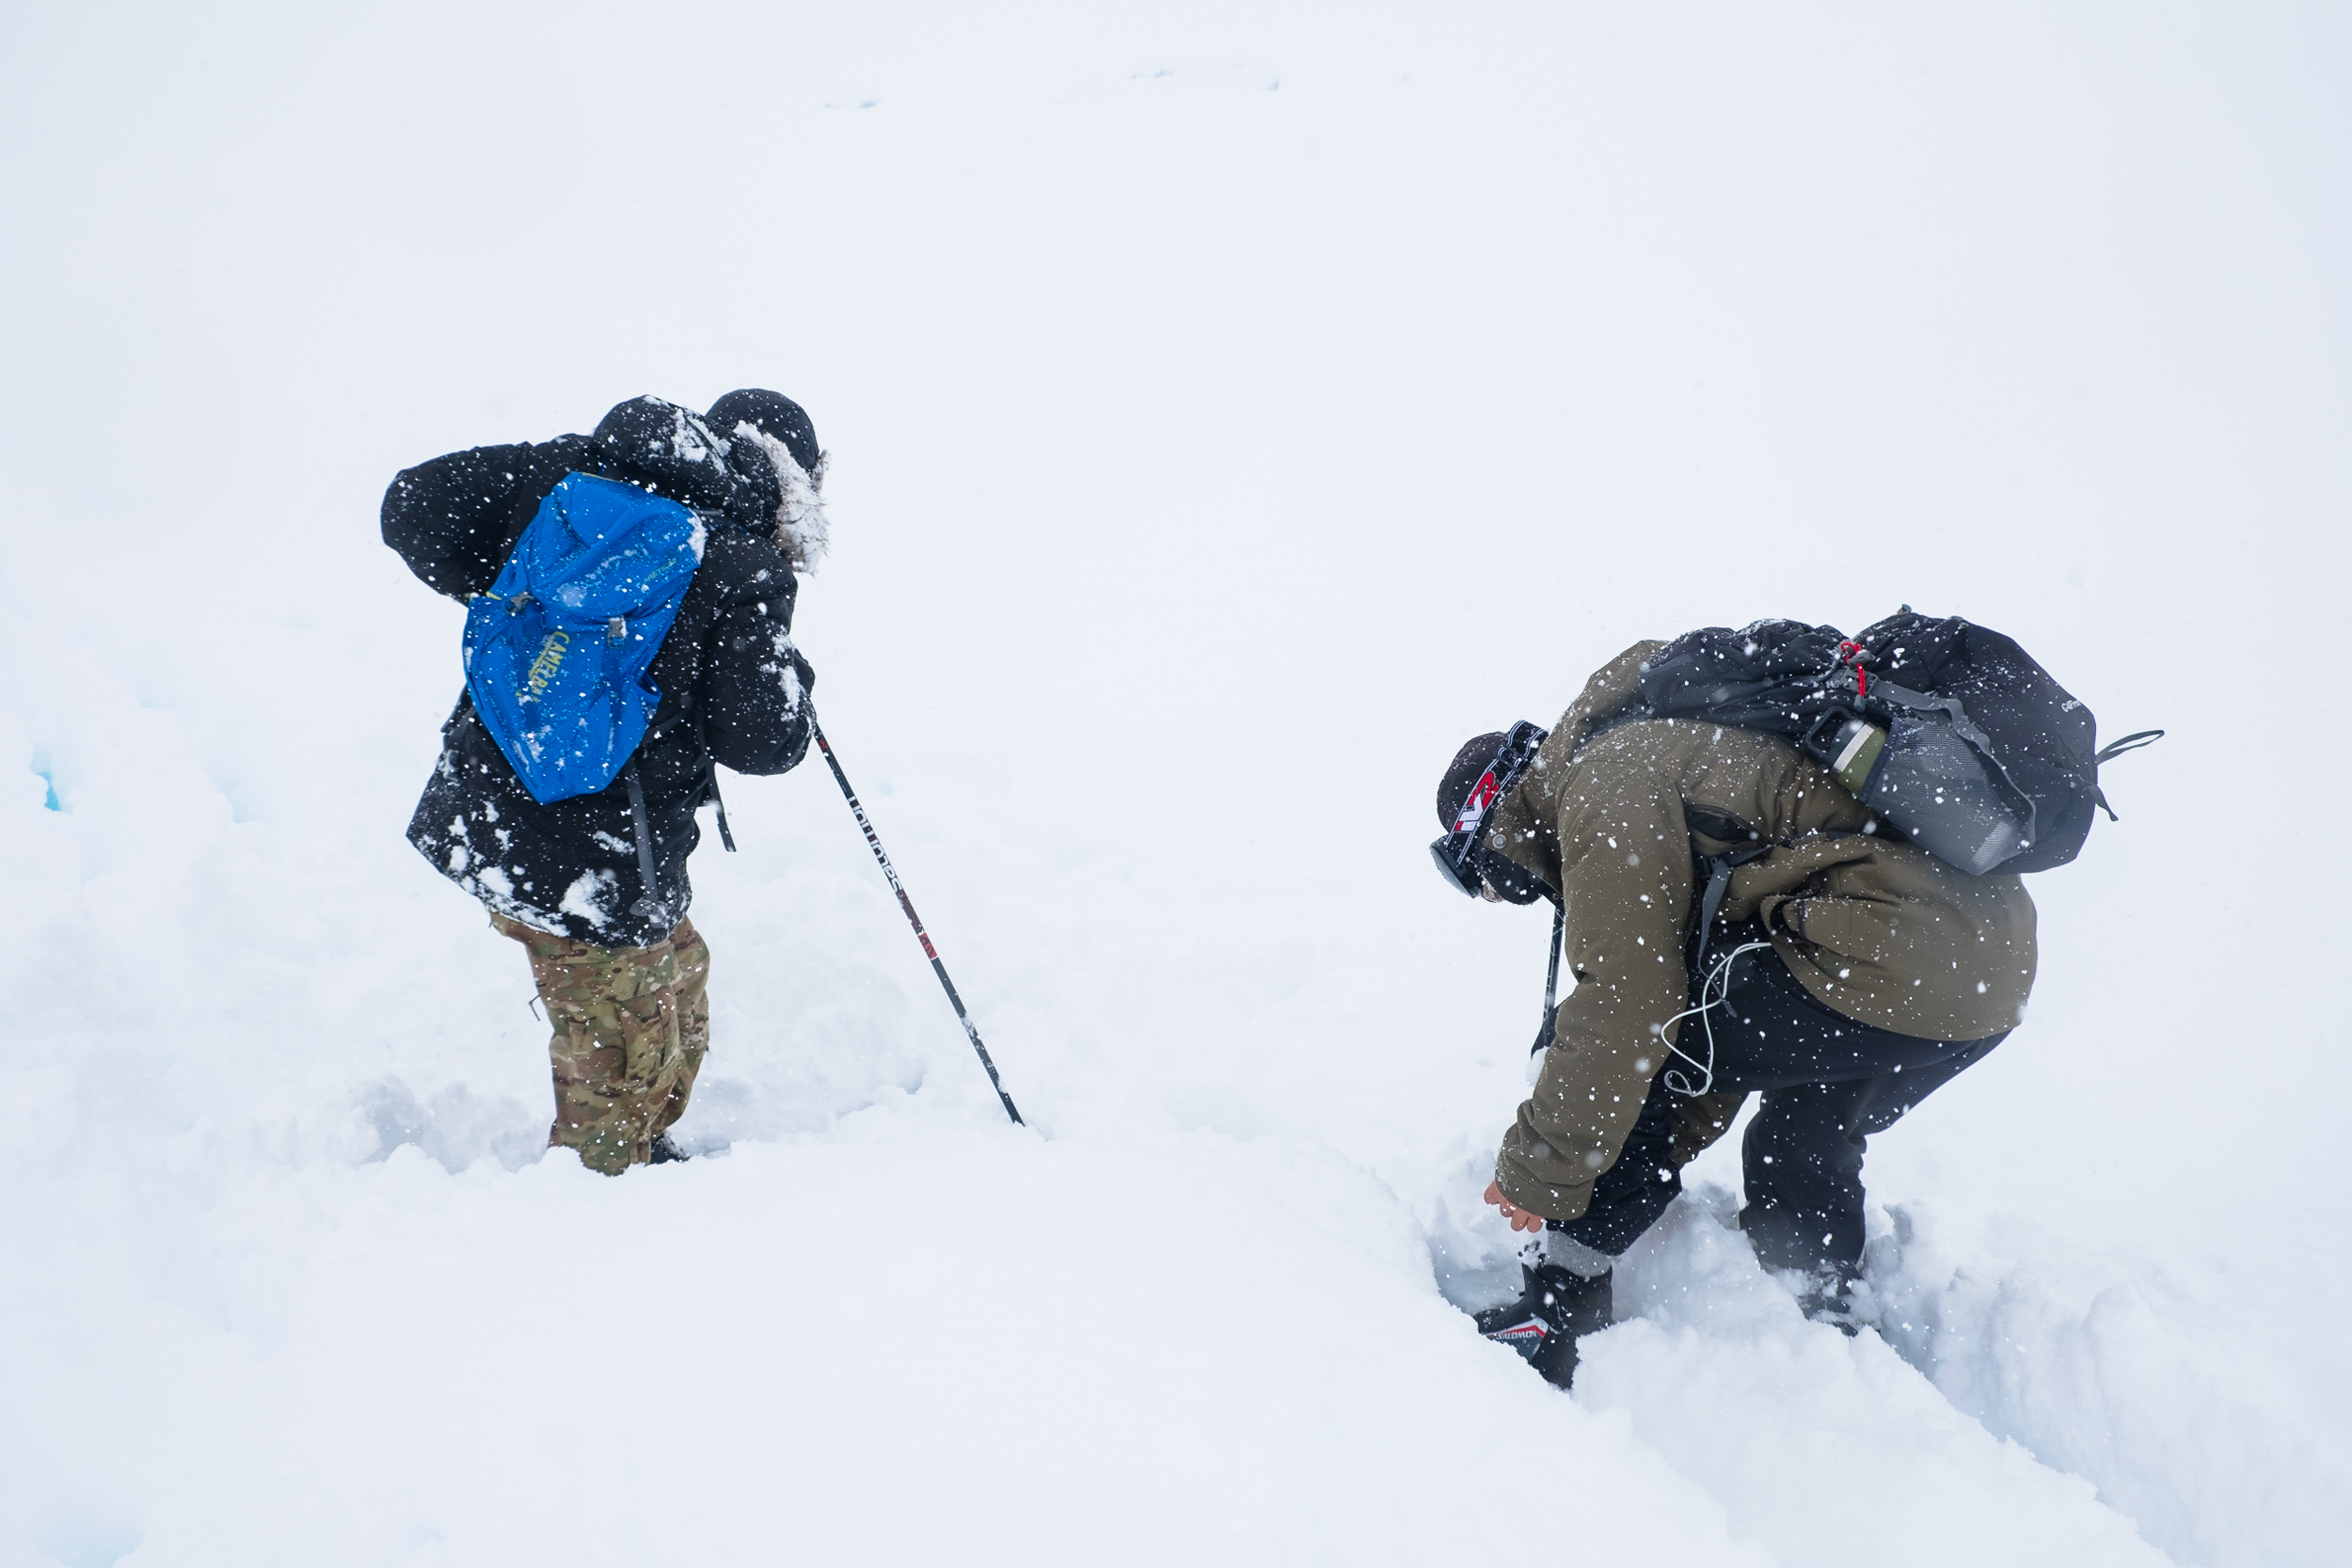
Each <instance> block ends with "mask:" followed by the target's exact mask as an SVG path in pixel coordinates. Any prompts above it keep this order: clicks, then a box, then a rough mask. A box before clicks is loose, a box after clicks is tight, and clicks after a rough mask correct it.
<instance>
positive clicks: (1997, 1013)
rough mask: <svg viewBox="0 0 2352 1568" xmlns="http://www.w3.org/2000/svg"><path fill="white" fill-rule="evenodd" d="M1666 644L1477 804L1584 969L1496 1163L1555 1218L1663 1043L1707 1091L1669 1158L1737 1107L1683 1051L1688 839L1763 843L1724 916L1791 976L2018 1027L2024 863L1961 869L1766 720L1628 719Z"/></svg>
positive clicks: (1588, 1185)
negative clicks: (1541, 894)
mask: <svg viewBox="0 0 2352 1568" xmlns="http://www.w3.org/2000/svg"><path fill="white" fill-rule="evenodd" d="M1661 646H1663V644H1662V643H1658V642H1640V643H1636V644H1635V645H1634V646H1632V647H1631V648H1629V649H1627V650H1626V651H1625V652H1624V653H1622V654H1620V655H1618V656H1617V657H1616V658H1614V659H1613V660H1611V661H1610V662H1609V663H1608V664H1607V665H1605V666H1603V667H1602V668H1601V669H1600V670H1599V671H1598V672H1597V673H1595V674H1594V676H1593V678H1592V679H1591V681H1589V682H1588V683H1587V684H1586V686H1585V688H1584V691H1583V693H1582V695H1581V696H1580V697H1578V698H1577V700H1576V702H1575V704H1574V705H1572V706H1570V707H1569V709H1568V711H1567V712H1566V713H1565V714H1564V715H1563V716H1562V717H1561V720H1560V722H1559V724H1558V726H1557V727H1555V728H1554V729H1553V730H1552V732H1551V736H1550V738H1549V739H1548V740H1546V741H1545V742H1544V744H1543V746H1542V747H1541V748H1540V749H1539V750H1538V751H1537V752H1536V754H1535V757H1534V762H1533V763H1532V764H1531V765H1530V767H1529V768H1528V771H1527V774H1526V775H1525V777H1524V778H1523V779H1522V780H1521V781H1520V782H1519V784H1518V786H1517V787H1516V788H1514V789H1513V790H1512V792H1511V793H1510V795H1509V796H1507V797H1505V798H1504V800H1502V802H1501V803H1500V804H1499V805H1498V806H1497V807H1496V808H1495V810H1494V812H1493V813H1492V814H1491V815H1490V816H1488V818H1487V823H1486V829H1487V840H1486V842H1487V844H1488V846H1489V847H1492V848H1494V849H1496V850H1498V851H1500V852H1501V853H1502V854H1504V855H1507V856H1509V857H1510V858H1511V859H1512V860H1513V861H1515V862H1517V863H1518V864H1520V865H1523V866H1525V867H1526V868H1527V869H1528V870H1529V871H1531V872H1533V873H1534V875H1535V876H1537V877H1539V878H1541V879H1543V881H1544V883H1545V885H1546V886H1547V887H1549V888H1550V889H1552V890H1554V891H1556V892H1557V893H1558V894H1559V895H1560V896H1561V900H1562V903H1563V906H1564V907H1565V911H1566V913H1567V949H1566V954H1565V958H1566V963H1567V968H1568V970H1569V973H1570V974H1572V975H1573V976H1574V978H1575V981H1576V989H1575V990H1572V991H1571V992H1570V993H1569V994H1568V996H1567V998H1566V999H1565V1001H1563V1002H1562V1003H1561V1004H1560V1006H1559V1009H1558V1011H1557V1012H1556V1013H1555V1014H1554V1015H1553V1019H1552V1037H1551V1049H1550V1050H1549V1051H1547V1052H1546V1053H1544V1066H1543V1071H1542V1074H1541V1076H1540V1078H1539V1079H1538V1080H1537V1082H1536V1085H1535V1090H1534V1094H1533V1095H1531V1096H1530V1097H1529V1098H1528V1100H1527V1101H1526V1102H1525V1103H1524V1104H1522V1105H1521V1106H1520V1107H1519V1114H1518V1120H1517V1121H1516V1122H1515V1123H1514V1124H1513V1125H1512V1127H1511V1129H1510V1131H1509V1132H1506V1133H1505V1134H1504V1135H1503V1140H1502V1153H1501V1154H1500V1156H1499V1157H1498V1159H1497V1162H1496V1170H1495V1179H1496V1180H1497V1181H1498V1182H1499V1183H1500V1184H1501V1186H1502V1192H1503V1195H1504V1196H1506V1197H1508V1198H1509V1199H1510V1200H1511V1201H1512V1202H1513V1203H1514V1204H1516V1205H1518V1207H1520V1208H1522V1209H1526V1210H1528V1211H1530V1212H1534V1213H1538V1214H1543V1215H1545V1216H1547V1217H1549V1218H1551V1219H1561V1220H1566V1219H1574V1218H1575V1217H1576V1216H1578V1215H1580V1214H1581V1213H1583V1212H1584V1209H1585V1206H1586V1204H1587V1203H1589V1202H1590V1200H1591V1197H1592V1186H1593V1182H1594V1181H1595V1180H1597V1179H1598V1177H1599V1176H1600V1174H1601V1173H1602V1172H1603V1171H1605V1170H1607V1169H1608V1168H1609V1167H1610V1166H1611V1165H1612V1164H1614V1163H1615V1161H1616V1158H1617V1154H1618V1151H1619V1150H1620V1149H1621V1148H1623V1147H1624V1145H1625V1140H1626V1136H1627V1134H1628V1133H1629V1132H1631V1130H1632V1127H1633V1120H1634V1117H1636V1116H1637V1115H1638V1114H1639V1113H1640V1111H1641V1108H1642V1102H1643V1101H1644V1100H1645V1098H1646V1097H1647V1095H1648V1093H1649V1087H1650V1081H1651V1079H1652V1078H1654V1077H1655V1076H1656V1075H1657V1074H1658V1073H1660V1072H1661V1071H1664V1070H1666V1069H1668V1067H1669V1065H1670V1064H1671V1065H1674V1066H1676V1067H1677V1068H1678V1069H1680V1070H1679V1072H1678V1074H1677V1079H1673V1080H1669V1083H1670V1084H1675V1083H1677V1082H1687V1083H1690V1084H1692V1085H1693V1087H1694V1088H1696V1089H1698V1090H1700V1091H1702V1092H1701V1093H1699V1094H1696V1095H1693V1096H1691V1097H1689V1106H1688V1110H1687V1113H1686V1115H1685V1116H1684V1117H1682V1118H1680V1119H1682V1120H1683V1121H1686V1122H1689V1123H1691V1128H1690V1129H1689V1135H1688V1136H1684V1137H1678V1138H1677V1158H1678V1159H1687V1158H1689V1157H1690V1156H1691V1155H1692V1154H1695V1153H1696V1152H1697V1151H1698V1149H1699V1148H1704V1147H1705V1146H1706V1144H1707V1143H1708V1142H1711V1141H1712V1139H1713V1138H1714V1137H1716V1136H1720V1135H1721V1133H1722V1132H1723V1130H1724V1128H1726V1127H1728V1126H1729V1125H1730V1121H1731V1117H1732V1115H1733V1113H1734V1112H1736V1111H1737V1109H1738V1105H1739V1100H1740V1097H1739V1096H1737V1095H1731V1096H1724V1095H1711V1094H1706V1093H1705V1092H1704V1091H1705V1090H1706V1089H1707V1088H1708V1085H1707V1083H1706V1082H1705V1074H1704V1073H1703V1072H1702V1071H1701V1066H1702V1064H1701V1062H1700V1060H1698V1059H1696V1058H1691V1057H1686V1056H1685V1055H1684V1053H1682V1052H1681V1050H1680V1046H1681V1031H1682V1022H1681V1018H1680V1015H1681V1014H1682V1013H1683V1011H1684V1009H1685V1008H1687V1007H1689V1006H1692V997H1691V994H1690V991H1691V986H1690V975H1689V974H1688V971H1687V969H1686V962H1687V959H1686V954H1687V951H1688V943H1689V940H1690V935H1691V926H1692V920H1693V919H1694V918H1695V914H1696V911H1695V905H1696V902H1697V898H1696V893H1697V891H1698V889H1697V885H1696V879H1695V876H1694V870H1693V860H1694V856H1697V855H1723V854H1727V853H1730V852H1732V851H1735V850H1741V849H1754V848H1756V847H1759V846H1763V847H1767V848H1766V852H1765V853H1764V854H1762V855H1760V856H1758V857H1757V858H1756V859H1753V860H1750V861H1748V862H1747V863H1744V864H1742V865H1740V867H1739V868H1738V869H1736V870H1735V871H1734V872H1733V873H1732V875H1731V880H1730V883H1729V886H1728V887H1727V888H1726V890H1725V893H1724V901H1723V908H1722V912H1721V916H1720V918H1721V919H1722V920H1723V921H1724V922H1725V923H1728V924H1730V925H1734V926H1739V925H1743V924H1745V923H1746V922H1749V921H1751V920H1756V921H1759V922H1760V923H1761V925H1762V927H1763V928H1764V931H1765V933H1766V935H1767V936H1768V937H1769V939H1770V940H1771V942H1772V947H1773V949H1774V950H1775V951H1776V952H1777V953H1778V955H1779V957H1780V958H1781V960H1782V961H1783V962H1785V963H1787V964H1788V968H1789V970H1790V971H1791V972H1792V973H1793V974H1795V975H1796V976H1797V978H1798V979H1799V980H1801V981H1803V982H1804V986H1805V988H1806V989H1807V990H1810V991H1811V992H1812V993H1813V995H1814V996H1815V997H1817V998H1818V999H1820V1001H1821V1002H1822V1003H1823V1004H1824V1005H1825V1006H1829V1007H1831V1008H1833V1009H1835V1010H1836V1011H1837V1012H1839V1013H1842V1014H1844V1015H1845V1016H1846V1017H1848V1018H1851V1019H1856V1020H1859V1021H1861V1022H1865V1023H1872V1024H1876V1025H1878V1026H1879V1027H1880V1028H1883V1029H1889V1030H1892V1031H1894V1032H1895V1033H1897V1034H1902V1035H1913V1036H1917V1037H1921V1038H1926V1039H1940V1040H1968V1039H1980V1038H1982V1037H1985V1036H1988V1035H1994V1034H1998V1033H2000V1032H2001V1031H2003V1030H2005V1029H2010V1028H2013V1027H2015V1026H2016V1023H2017V1022H2018V1019H2019V1017H2020V1016H2021V1013H2022V1010H2023V1008H2024V1006H2025V1004H2026V996H2027V994H2028V993H2029V992H2030V991H2031V990H2032V989H2033V974H2034V909H2033V901H2032V899H2031V898H2029V897H2027V896H2026V887H2025V883H2024V882H2023V881H2021V880H2020V879H2018V878H2016V877H2014V876H2003V875H1994V876H1989V877H1971V876H1967V875H1965V874H1963V873H1962V872H1959V871H1955V870H1953V869H1952V868H1950V867H1949V866H1947V865H1946V864H1945V863H1943V862H1941V861H1939V860H1937V859H1936V858H1935V857H1934V856H1932V855H1931V854H1929V853H1928V852H1927V851H1925V850H1924V849H1920V848H1917V847H1915V846H1913V845H1910V844H1907V843H1905V842H1903V841H1902V840H1901V839H1900V838H1899V836H1896V835H1895V834H1894V833H1893V832H1892V831H1891V830H1889V829H1888V828H1887V827H1886V826H1885V824H1883V822H1880V821H1878V820H1877V819H1876V818H1875V817H1874V816H1873V815H1872V813H1870V812H1869V811H1868V810H1867V808H1865V807H1864V806H1863V805H1862V803H1861V802H1860V801H1859V800H1855V799H1854V798H1853V796H1852V795H1851V794H1849V793H1848V792H1847V791H1846V789H1845V788H1844V787H1843V786H1842V785H1840V784H1838V782H1837V780H1836V776H1835V775H1834V774H1832V773H1831V772H1830V771H1829V770H1828V769H1827V768H1823V767H1822V766H1821V765H1820V763H1818V762H1815V761H1814V760H1813V759H1812V758H1810V757H1808V756H1806V755H1804V753H1803V752H1799V751H1798V750H1797V749H1796V748H1795V747H1793V746H1791V745H1789V744H1788V742H1787V741H1785V740H1782V739H1780V738H1779V737H1777V736H1768V735H1762V734H1758V733H1756V732H1755V731H1750V730H1738V729H1730V728H1726V727H1724V726H1722V725H1717V724H1712V723H1706V722H1693V721H1690V720H1652V719H1641V718H1632V719H1630V720H1629V719H1628V717H1627V715H1628V714H1629V710H1632V709H1634V708H1635V707H1636V706H1637V705H1638V703H1639V684H1638V676H1639V672H1640V669H1641V664H1642V661H1643V660H1644V659H1645V658H1646V657H1648V656H1649V655H1650V654H1651V653H1653V652H1655V651H1656V650H1657V649H1658V648H1660V647H1661ZM1693 1027H1695V1026H1693ZM1702 1054H1703V1053H1702Z"/></svg>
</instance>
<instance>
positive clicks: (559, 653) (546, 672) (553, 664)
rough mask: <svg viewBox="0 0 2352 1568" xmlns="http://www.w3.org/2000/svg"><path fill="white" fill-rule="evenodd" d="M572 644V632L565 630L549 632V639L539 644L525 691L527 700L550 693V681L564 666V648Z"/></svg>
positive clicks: (524, 696)
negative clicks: (537, 654) (537, 655)
mask: <svg viewBox="0 0 2352 1568" xmlns="http://www.w3.org/2000/svg"><path fill="white" fill-rule="evenodd" d="M571 645H572V639H571V634H570V633H569V632H563V631H551V632H549V633H548V640H547V641H545V642H542V643H540V644H539V657H537V658H534V659H532V661H531V679H530V680H529V681H528V682H527V683H526V689H525V690H524V692H523V698H524V700H525V701H529V700H530V699H532V698H533V697H544V696H546V695H547V694H548V682H549V681H551V680H553V679H554V678H555V672H556V671H557V670H559V669H561V668H562V667H563V664H564V649H566V648H568V647H570V646H571Z"/></svg>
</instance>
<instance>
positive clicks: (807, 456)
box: [703, 387, 823, 474]
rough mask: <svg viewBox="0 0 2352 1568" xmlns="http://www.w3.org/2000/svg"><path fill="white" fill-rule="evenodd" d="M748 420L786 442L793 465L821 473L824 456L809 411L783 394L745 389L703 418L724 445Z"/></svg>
mask: <svg viewBox="0 0 2352 1568" xmlns="http://www.w3.org/2000/svg"><path fill="white" fill-rule="evenodd" d="M745 420H749V421H750V422H751V423H753V424H754V425H756V426H757V427H758V428H759V429H760V430H761V431H762V432H763V433H765V434H766V435H768V436H772V437H773V438H775V439H776V440H779V441H782V442H783V443H784V444H785V446H786V448H787V449H788V450H789V451H791V453H792V461H793V462H795V463H798V464H799V465H800V466H801V467H803V468H805V469H807V470H808V471H809V472H810V473H812V474H813V473H815V472H816V471H817V460H818V457H820V456H822V455H823V454H822V453H821V452H819V451H818V449H817V427H816V426H815V425H813V424H811V423H809V420H808V411H807V410H806V409H804V408H803V407H802V406H801V405H800V404H797V403H794V402H793V401H792V400H791V399H790V398H788V397H786V396H785V395H784V394H783V393H782V392H771V391H768V390H766V389H765V388H758V387H742V388H737V389H736V390H735V391H732V392H729V393H728V394H727V395H726V396H725V397H723V398H721V399H720V400H719V401H718V402H716V403H714V404H711V405H710V412H709V413H707V414H706V415H704V416H703V422H704V423H705V424H707V425H708V426H710V433H711V434H712V435H714V436H718V437H719V438H720V439H721V440H725V439H726V438H727V437H728V436H732V435H734V434H735V427H736V426H737V425H739V424H741V423H743V422H744V421H745Z"/></svg>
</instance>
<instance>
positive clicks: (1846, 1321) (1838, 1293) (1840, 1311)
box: [1797, 1263, 1863, 1339]
mask: <svg viewBox="0 0 2352 1568" xmlns="http://www.w3.org/2000/svg"><path fill="white" fill-rule="evenodd" d="M1861 1278H1862V1273H1861V1271H1860V1270H1859V1269H1855V1268H1851V1267H1847V1266H1843V1265H1839V1264H1835V1263H1833V1264H1830V1265H1827V1266H1825V1267H1823V1268H1819V1269H1816V1270H1814V1271H1813V1272H1812V1273H1811V1274H1808V1275H1804V1276H1803V1280H1802V1282H1801V1283H1800V1284H1799V1285H1798V1287H1797V1308H1798V1310H1799V1311H1801V1312H1803V1313H1804V1315H1805V1316H1806V1317H1807V1318H1810V1319H1811V1320H1812V1321H1813V1322H1815V1323H1827V1324H1829V1325H1830V1327H1832V1328H1834V1329H1836V1330H1837V1332H1838V1333H1840V1334H1843V1335H1844V1336H1845V1337H1846V1338H1849V1339H1851V1338H1853V1337H1854V1336H1855V1335H1857V1334H1860V1333H1861V1332H1862V1324H1863V1317H1862V1314H1861V1312H1860V1311H1859V1310H1857V1306H1858V1304H1857V1303H1856V1302H1855V1301H1854V1298H1853V1289H1854V1286H1855V1285H1856V1284H1857V1283H1859V1282H1860V1280H1861Z"/></svg>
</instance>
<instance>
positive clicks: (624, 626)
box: [604, 615, 628, 648]
mask: <svg viewBox="0 0 2352 1568" xmlns="http://www.w3.org/2000/svg"><path fill="white" fill-rule="evenodd" d="M604 640H605V641H607V642H609V643H611V644H612V646H614V647H616V648H617V647H619V646H620V645H621V644H622V643H624V642H626V641H628V617H626V616H621V615H615V616H613V617H612V619H611V620H610V621H607V622H606V623H605V624H604Z"/></svg>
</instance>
